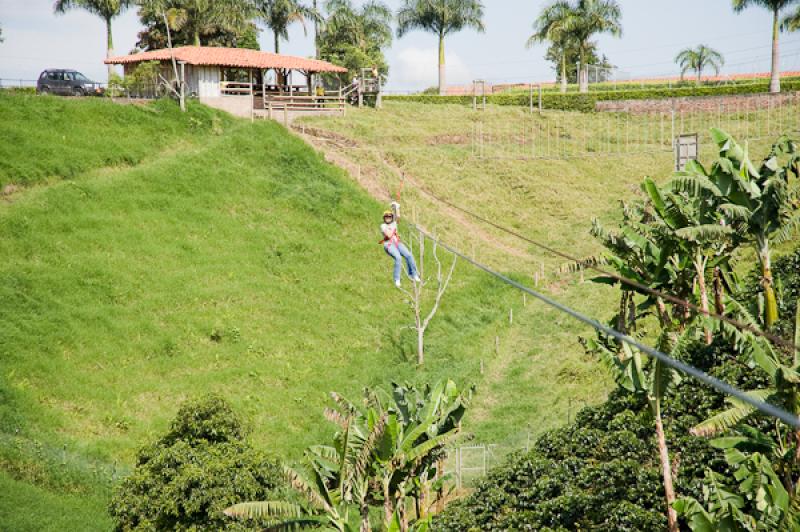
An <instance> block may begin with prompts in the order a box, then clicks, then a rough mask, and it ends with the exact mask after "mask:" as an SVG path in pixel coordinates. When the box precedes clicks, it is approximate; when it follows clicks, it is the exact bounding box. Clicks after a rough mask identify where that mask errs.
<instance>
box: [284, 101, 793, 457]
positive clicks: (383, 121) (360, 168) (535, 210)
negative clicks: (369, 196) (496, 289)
mask: <svg viewBox="0 0 800 532" xmlns="http://www.w3.org/2000/svg"><path fill="white" fill-rule="evenodd" d="M693 118H697V119H699V120H693V121H692V122H686V123H685V124H683V127H685V128H686V131H698V132H700V133H701V136H700V143H701V150H702V154H703V157H704V158H705V160H707V159H708V158H709V157H711V156H712V155H714V149H713V147H712V145H711V143H710V141H709V138H708V135H707V131H708V128H709V127H711V126H712V125H716V124H717V123H718V122H717V121H718V120H721V122H722V124H723V125H724V127H726V128H728V129H730V128H734V129H732V132H734V133H737V134H742V135H744V134H745V133H750V134H751V135H752V134H754V133H756V132H759V133H761V132H763V131H764V129H765V128H766V127H767V124H768V123H770V122H769V121H768V118H767V116H766V114H765V113H763V112H762V113H761V114H759V113H751V114H750V115H747V116H746V117H745V115H739V116H737V115H735V114H730V115H723V116H721V117H720V116H717V114H716V113H713V115H707V116H703V115H697V116H696V117H695V116H693ZM744 118H747V119H748V120H750V121H751V122H752V123H751V124H749V125H747V124H745V123H744V122H743V121H742V120H743V119H744ZM703 119H707V121H703ZM647 120H648V119H647V117H639V118H634V119H632V124H633V125H634V126H635V128H645V129H646V128H647V127H648V124H647V123H646V122H647ZM775 123H777V119H776V118H775V113H773V115H772V124H775ZM784 123H786V124H789V123H790V121H789V120H786V121H785V122H784ZM791 123H793V122H791ZM476 124H483V131H484V134H485V139H486V144H487V146H492V149H493V150H494V151H493V152H491V153H490V155H493V156H494V157H496V158H490V157H487V158H476V157H474V156H473V155H474V154H473V148H472V134H473V131H475V125H476ZM610 125H611V124H610V122H609V117H608V116H607V115H604V114H579V113H569V112H553V111H549V112H547V113H545V114H544V115H543V116H539V115H538V114H537V115H533V116H532V115H530V114H529V113H528V112H527V110H525V109H514V108H508V107H502V106H501V107H498V106H490V107H489V108H488V110H487V111H485V112H481V111H473V110H472V109H470V108H468V107H464V106H458V105H436V106H429V105H425V104H407V103H397V102H387V103H386V105H385V106H384V109H383V110H381V111H379V112H376V111H374V110H372V109H363V110H354V111H353V112H349V113H348V115H347V116H346V117H344V118H335V119H329V118H307V119H304V120H303V121H302V122H300V123H299V124H298V125H296V129H298V130H299V131H300V132H305V133H306V134H307V136H308V137H309V138H310V139H312V140H313V141H314V142H316V143H317V145H319V146H320V148H321V149H324V150H326V151H327V152H329V153H330V156H331V157H332V158H335V159H337V160H343V161H344V164H348V165H350V166H351V167H352V168H354V172H355V173H356V174H357V175H359V176H360V178H361V181H362V182H363V183H364V184H365V186H367V187H369V188H370V189H371V190H373V191H375V192H376V193H377V194H384V195H388V194H389V193H391V194H394V193H395V192H396V191H397V190H398V189H399V187H400V182H401V179H402V176H403V175H404V176H405V179H406V185H405V187H404V189H403V204H404V208H405V212H406V214H410V213H412V212H413V213H415V214H416V216H417V217H418V218H419V221H420V223H421V224H423V225H425V226H427V227H429V228H435V229H436V230H437V232H438V233H439V234H440V235H443V237H444V238H445V239H446V240H448V241H449V242H452V243H454V244H455V245H456V246H458V247H460V248H461V249H462V250H464V251H465V252H467V253H473V252H474V253H475V254H476V255H477V258H478V259H479V260H481V261H484V262H486V263H488V264H489V265H492V266H494V267H495V268H497V269H500V270H503V271H510V272H515V273H517V274H518V275H521V276H523V277H524V278H525V279H526V281H527V283H528V284H529V285H530V286H534V273H535V272H539V271H541V269H542V268H544V271H545V280H544V281H543V282H541V283H540V285H539V286H540V288H542V289H544V290H545V291H546V292H547V293H549V294H550V295H552V296H554V297H555V298H556V299H558V300H560V301H562V302H564V303H565V304H567V305H570V306H571V307H573V308H576V309H578V310H580V311H582V312H584V313H586V314H588V315H590V316H593V317H596V318H598V319H600V320H605V319H608V318H609V317H610V316H611V315H612V314H613V313H614V309H615V308H616V305H617V304H618V295H617V292H616V291H615V290H609V289H605V288H603V287H600V286H598V285H596V284H592V283H589V282H586V283H581V282H580V275H577V274H564V273H562V271H561V269H562V267H563V266H564V265H565V263H566V261H565V260H564V259H562V258H559V257H555V256H553V255H550V254H548V253H547V252H545V251H543V250H541V249H540V248H537V247H535V246H532V245H530V244H527V243H525V242H523V241H520V240H518V239H515V238H513V237H510V236H508V235H507V234H504V233H501V232H499V231H497V230H495V229H493V228H492V227H490V226H488V225H486V224H483V223H481V222H479V221H476V220H474V219H472V218H470V217H468V216H466V215H463V214H462V213H459V212H457V211H454V210H452V209H450V208H448V207H447V206H445V205H443V204H441V203H439V202H438V201H435V200H434V199H432V198H431V197H430V196H429V195H428V194H427V193H426V191H430V192H433V193H434V194H436V195H438V196H440V197H443V198H446V199H448V200H449V201H451V202H453V203H455V204H457V205H460V206H464V207H466V208H467V209H470V210H471V211H473V212H476V213H479V214H481V215H482V216H484V217H487V218H489V219H491V220H493V221H496V222H497V223H499V224H502V225H504V226H506V227H510V228H512V229H514V230H516V231H518V232H519V233H522V234H524V235H526V236H528V237H530V238H533V239H535V240H537V241H539V242H543V243H545V244H547V245H549V246H552V247H554V248H556V249H559V250H562V251H565V252H567V253H570V254H572V255H575V256H577V257H587V256H593V255H596V254H598V253H600V252H601V251H602V250H601V247H600V246H599V245H598V244H597V242H596V241H595V240H594V239H593V238H592V237H591V236H590V235H589V229H590V227H591V223H592V220H593V219H595V218H597V219H599V220H600V221H601V222H603V223H605V224H609V225H610V224H614V223H616V220H618V219H619V216H620V214H621V201H623V200H628V201H629V200H631V199H633V198H635V197H636V196H637V195H638V194H640V189H639V186H640V183H641V181H642V179H643V177H644V176H652V177H653V178H655V179H657V180H659V181H662V180H665V179H667V178H669V176H670V175H671V173H672V169H673V165H674V161H673V154H672V152H671V151H670V149H669V140H667V141H666V142H667V147H666V148H664V146H663V145H662V144H661V139H662V137H661V135H660V134H659V133H658V132H659V131H660V124H659V123H658V122H656V123H654V124H650V125H649V127H650V133H649V134H641V133H640V137H639V138H646V139H650V144H646V145H642V146H641V148H642V149H641V152H639V153H630V154H624V153H619V152H622V151H624V148H625V146H624V144H625V141H626V136H625V133H626V130H625V129H621V130H618V131H617V134H612V135H610V136H609V135H608V131H607V128H609V127H610ZM523 126H525V128H527V129H524V128H523ZM678 127H681V124H680V122H679V125H678ZM532 129H533V130H535V131H538V132H551V133H552V132H556V131H557V132H558V133H557V138H556V137H553V138H552V139H551V142H552V144H551V146H550V153H559V152H560V151H559V149H558V147H559V146H560V145H561V143H564V144H566V141H569V142H572V143H573V144H574V146H573V149H575V147H576V146H578V147H581V148H583V147H584V145H585V144H584V142H586V143H587V144H588V145H590V146H597V145H599V146H602V147H605V148H606V149H604V150H603V151H604V152H606V151H607V152H608V153H602V154H597V155H596V156H592V157H586V156H584V157H572V158H558V157H551V158H536V159H531V158H528V159H523V158H521V157H522V156H523V155H529V153H527V154H526V153H523V151H524V150H523V149H522V144H523V143H524V139H525V138H526V137H524V135H525V133H523V131H527V132H528V134H530V131H531V130H532ZM633 131H634V128H631V132H632V133H631V138H633ZM612 132H613V131H612ZM666 135H667V137H666V138H667V139H668V138H669V127H668V125H667V133H666ZM760 137H761V139H760V140H756V141H753V142H751V143H750V148H751V154H755V155H754V157H755V158H758V157H759V156H761V154H765V153H766V151H765V149H766V148H767V143H768V142H769V141H771V140H772V138H771V137H769V136H768V135H767V134H766V133H763V134H760ZM527 139H528V142H530V137H527ZM557 142H558V143H557ZM620 143H621V144H620ZM528 149H530V144H528ZM537 149H541V147H539V148H537ZM487 151H488V148H487ZM592 276H593V274H592V272H587V273H586V275H585V279H588V278H590V277H592ZM518 319H519V320H521V321H520V322H519V323H520V327H519V328H514V329H513V330H512V331H510V332H509V334H508V336H507V337H503V338H502V339H501V343H500V345H501V348H500V353H499V355H498V356H496V357H491V358H490V359H488V360H487V363H486V380H485V381H484V393H482V394H481V395H480V396H479V397H478V398H477V401H476V405H475V408H474V409H473V412H472V413H471V418H470V421H471V422H472V430H473V431H475V432H476V433H477V434H478V435H479V436H481V437H483V438H485V439H486V440H489V441H491V440H492V439H500V440H501V441H502V439H503V438H513V436H514V431H513V430H510V427H515V428H516V430H517V431H520V430H523V429H525V428H526V427H528V426H530V427H531V430H532V433H533V434H534V435H535V434H536V433H538V432H541V430H542V429H546V428H550V427H552V426H555V425H558V424H560V423H563V422H564V421H565V420H566V418H568V417H569V416H570V415H574V413H575V412H576V411H577V409H578V408H579V407H580V406H581V405H583V404H585V403H596V402H598V401H600V400H602V398H603V397H604V396H605V393H606V391H607V390H608V381H607V380H606V379H605V375H604V373H603V371H602V370H600V369H599V368H598V367H597V365H596V364H595V363H594V361H592V360H587V359H586V357H585V356H584V355H583V354H582V349H581V347H580V345H579V344H578V341H577V340H578V335H580V334H591V333H587V332H586V331H585V330H583V329H581V328H576V326H575V323H574V322H573V321H570V320H569V319H568V318H565V317H564V316H563V315H561V314H559V313H556V312H554V311H552V310H550V309H548V308H546V307H544V306H543V305H541V304H538V303H532V302H530V301H529V302H528V305H527V307H526V308H525V309H524V310H522V311H521V312H520V313H518V314H515V320H518Z"/></svg>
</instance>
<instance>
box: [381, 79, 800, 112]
mask: <svg viewBox="0 0 800 532" xmlns="http://www.w3.org/2000/svg"><path fill="white" fill-rule="evenodd" d="M782 89H783V90H784V91H796V90H800V81H784V82H783V83H782ZM768 91H769V83H768V82H764V83H749V84H740V85H722V86H718V87H704V86H699V87H681V88H672V89H670V88H661V89H652V88H651V89H632V90H617V91H607V92H591V93H588V94H576V93H567V94H561V93H543V94H542V105H543V106H544V108H545V109H559V110H562V111H584V112H586V111H594V110H595V104H596V103H597V102H598V101H607V100H649V99H654V100H657V99H664V98H685V97H692V96H731V95H746V94H759V93H767V92H768ZM383 99H384V100H385V101H400V102H415V103H426V104H460V105H472V95H462V96H438V95H432V94H418V95H413V96H384V97H383ZM486 102H487V103H490V104H494V105H517V106H523V107H527V106H528V105H529V99H528V94H525V93H500V94H490V95H487V96H486ZM534 103H536V101H534Z"/></svg>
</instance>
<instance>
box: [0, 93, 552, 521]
mask: <svg viewBox="0 0 800 532" xmlns="http://www.w3.org/2000/svg"><path fill="white" fill-rule="evenodd" d="M39 102H41V103H40V105H42V106H45V107H46V106H47V105H49V104H50V103H51V102H55V104H56V105H59V106H61V105H63V106H64V107H63V109H62V113H63V114H64V115H69V113H70V112H72V110H73V108H72V106H75V109H74V110H75V112H76V114H79V115H80V114H81V113H83V112H85V109H83V102H76V101H71V100H70V101H68V100H63V101H55V100H52V99H49V98H47V99H41V100H39V101H37V102H36V103H37V104H39ZM23 103H24V104H26V105H33V104H31V102H30V101H29V100H20V105H22V104H23ZM3 104H8V105H16V104H17V102H16V101H15V100H14V99H7V100H3ZM90 105H106V106H108V109H104V110H103V112H109V113H113V112H115V111H116V110H118V109H123V110H122V112H128V111H126V110H125V109H127V108H120V107H118V106H116V105H115V104H113V103H110V102H96V103H95V102H92V103H91V104H90ZM158 105H159V108H161V106H164V105H166V104H158ZM142 112H145V113H147V112H149V111H142ZM165 112H171V111H165ZM30 115H31V116H29V117H28V119H29V120H30V121H35V120H38V118H37V116H39V115H38V114H37V113H36V112H33V111H32V112H31V113H30ZM178 120H182V118H178ZM75 121H76V123H81V122H80V121H79V120H78V119H77V118H75ZM26 127H34V125H32V124H28V125H26ZM176 142H177V143H178V144H179V145H180V149H178V150H175V149H171V148H169V147H167V149H165V150H163V151H161V152H158V151H152V152H150V153H149V154H148V155H147V156H146V157H144V158H142V159H141V161H140V162H139V164H137V165H135V166H132V167H128V166H121V167H113V168H109V167H98V168H95V169H91V170H87V171H84V172H82V173H79V174H76V175H73V176H72V177H71V179H70V180H66V181H64V180H51V181H49V183H48V184H47V185H46V186H37V187H31V188H29V189H25V190H23V191H21V192H19V193H18V194H15V195H14V196H13V197H12V198H11V199H10V200H9V201H7V202H5V203H3V204H0V231H2V234H3V235H4V238H3V239H2V240H1V241H0V253H1V254H2V256H3V257H4V261H3V263H2V265H0V309H2V311H3V315H4V326H3V327H2V328H0V346H2V349H3V357H2V359H0V396H1V397H2V398H3V401H2V404H1V405H0V432H1V433H2V435H3V437H2V438H0V470H2V472H3V479H2V481H3V482H4V486H8V487H9V488H13V490H14V493H15V494H14V496H13V497H10V496H9V497H4V498H0V529H2V530H5V529H11V530H17V529H25V528H29V527H30V526H33V527H34V528H35V527H36V526H35V525H36V523H39V524H40V525H41V526H45V524H47V526H51V525H50V523H51V522H52V523H55V524H54V525H52V526H56V527H58V526H59V524H63V526H62V529H103V528H107V525H108V519H107V517H106V516H105V514H104V513H103V512H102V511H100V510H98V509H102V508H104V505H105V504H106V502H105V501H106V500H107V497H108V488H109V487H110V485H111V482H112V480H113V479H112V478H111V477H112V476H113V475H114V472H115V471H116V472H117V473H116V475H117V477H118V476H119V474H124V472H125V471H129V470H130V468H131V467H132V465H133V458H134V453H135V451H136V449H137V448H139V447H140V446H142V445H144V444H146V443H148V442H149V441H151V440H152V439H153V438H154V437H155V436H156V435H157V434H158V433H159V432H160V431H163V430H164V429H165V428H166V426H167V424H168V422H169V421H170V419H171V418H172V416H174V414H175V412H176V410H177V408H178V405H179V404H180V403H181V401H183V400H184V399H187V398H189V397H194V396H197V395H201V394H204V393H207V392H217V393H220V394H222V395H223V396H225V397H226V398H228V399H229V400H230V401H231V402H232V403H233V404H234V406H235V408H236V409H237V410H238V411H239V412H241V413H242V414H243V415H244V416H245V417H246V418H247V419H248V420H249V421H250V423H251V425H252V427H253V428H254V432H253V441H254V442H255V443H256V444H257V445H259V446H261V447H263V448H265V449H267V450H269V451H271V452H273V453H275V454H276V455H278V456H281V457H283V458H285V459H287V460H290V461H291V460H294V459H297V458H298V457H300V456H301V455H302V450H303V448H304V447H305V446H307V445H309V444H312V443H316V442H319V441H322V440H324V438H325V437H327V436H328V435H329V434H330V432H331V430H332V427H331V426H330V425H329V424H328V423H327V422H325V421H324V418H323V416H322V409H323V407H324V406H325V405H326V404H327V394H328V392H330V391H334V390H336V391H340V392H343V393H345V394H349V395H352V396H356V395H357V394H359V393H360V390H361V388H362V387H363V386H366V385H379V384H384V385H385V384H388V383H389V382H390V381H391V380H404V379H410V380H414V381H431V380H434V379H437V378H442V377H450V378H453V379H455V380H457V381H458V382H460V383H469V382H474V383H476V384H477V385H478V394H479V395H480V394H483V393H488V389H489V388H488V387H486V388H484V387H483V386H482V381H483V376H482V375H481V373H480V369H481V360H484V361H487V363H488V361H489V360H490V359H491V357H492V356H494V355H492V350H493V346H494V338H495V336H497V335H501V336H503V337H504V336H505V335H506V334H508V333H509V331H512V330H513V329H511V328H509V327H508V325H507V323H506V319H507V313H508V309H509V308H510V307H511V306H516V307H520V306H521V303H522V302H521V301H520V300H519V297H518V295H517V294H514V293H513V292H511V291H510V290H508V289H506V288H504V287H503V286H501V285H500V284H499V283H498V282H495V281H493V280H491V279H490V278H488V277H486V276H484V275H481V274H479V273H478V272H476V271H475V270H473V269H471V268H468V267H466V266H465V265H460V266H459V267H458V268H457V270H456V274H455V277H454V280H453V284H452V287H451V290H450V292H448V294H447V295H446V296H445V299H444V301H443V304H442V308H441V310H440V314H439V316H438V317H437V319H436V320H434V321H433V322H432V324H431V327H430V329H429V331H428V334H427V339H428V346H427V357H428V358H427V362H426V364H425V366H424V368H422V369H417V368H416V366H415V363H414V354H413V352H412V350H413V347H412V346H413V345H414V344H413V340H414V338H413V337H412V335H411V334H410V331H408V330H407V329H404V327H405V326H406V325H408V324H409V323H410V321H411V319H410V315H409V312H408V309H407V308H406V306H405V304H404V303H403V301H402V299H401V298H399V297H398V293H397V291H396V290H395V289H394V288H393V286H392V284H391V281H390V263H389V261H388V260H387V258H386V257H385V255H384V253H383V251H382V250H381V248H380V246H379V245H378V244H377V228H376V221H378V220H377V216H379V213H380V212H381V211H382V210H383V206H382V205H380V204H379V203H377V202H375V201H374V200H372V199H371V198H369V197H368V196H367V195H366V194H365V193H364V192H363V191H361V190H360V189H359V188H358V187H357V185H355V184H354V183H353V182H352V181H351V180H350V179H349V178H348V177H347V176H346V175H345V174H344V173H343V172H342V171H341V170H339V169H337V168H335V167H332V166H330V165H327V164H325V163H324V161H323V159H322V157H321V155H319V154H318V153H316V152H315V151H313V150H311V149H309V148H308V147H307V146H306V145H305V144H304V143H303V142H302V141H300V140H298V139H296V138H294V137H292V136H290V135H287V134H286V132H285V130H284V129H283V128H282V127H281V126H279V125H277V124H274V123H256V124H250V123H249V122H233V121H231V122H230V123H229V124H228V125H227V126H226V129H225V131H224V132H223V134H220V135H194V134H193V133H191V132H189V133H187V135H185V136H183V137H179V138H177V139H176ZM75 149H76V151H77V152H78V154H72V153H71V152H70V151H69V149H66V150H65V156H66V157H74V158H75V160H80V156H79V153H80V152H81V150H82V148H80V147H77V148H75ZM17 157H23V155H22V154H21V152H19V151H18V152H17ZM24 157H26V158H27V157H32V153H27V154H25V155H24ZM99 161H100V160H99V159H98V160H96V161H95V163H96V164H100V162H99ZM484 390H486V391H484ZM545 406H546V405H542V407H545ZM532 414H533V412H532ZM62 453H63V456H64V457H66V458H62V457H61V455H62ZM80 497H85V498H86V499H87V501H89V502H87V505H86V507H85V508H84V509H82V510H81V512H78V513H76V514H75V515H73V516H69V517H63V518H59V519H55V517H54V515H55V514H59V513H61V512H62V509H63V512H67V511H68V509H69V508H72V507H73V506H74V504H75V502H76V500H78V499H79V498H80ZM28 499H31V502H30V504H31V507H34V508H35V507H37V506H38V505H45V506H47V507H49V508H51V510H48V512H44V513H42V515H41V517H40V518H39V520H37V517H36V516H32V515H27V516H24V517H20V516H14V514H13V511H14V509H15V508H17V507H19V506H20V505H24V504H25V501H26V500H28ZM65 519H73V520H74V521H70V522H69V523H68V522H67V521H65ZM73 522H80V523H81V526H73V525H72V524H70V523H73Z"/></svg>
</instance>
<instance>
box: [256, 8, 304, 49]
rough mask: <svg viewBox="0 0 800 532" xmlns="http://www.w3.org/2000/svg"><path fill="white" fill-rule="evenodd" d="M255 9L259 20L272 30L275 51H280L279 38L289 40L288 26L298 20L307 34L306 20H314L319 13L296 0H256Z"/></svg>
mask: <svg viewBox="0 0 800 532" xmlns="http://www.w3.org/2000/svg"><path fill="white" fill-rule="evenodd" d="M256 9H257V10H258V15H259V18H261V20H263V21H264V23H265V24H266V25H267V27H268V28H269V29H270V30H272V33H273V35H274V37H275V53H276V54H278V53H280V51H281V39H283V40H286V41H288V40H289V26H291V25H292V24H294V23H295V22H299V23H300V24H302V26H303V32H304V33H305V34H306V35H307V34H308V32H307V30H306V20H312V21H314V22H315V24H316V21H317V20H318V18H319V13H318V11H317V10H316V9H314V8H313V7H307V6H305V5H303V4H301V3H300V2H299V1H298V0H258V2H257V3H256Z"/></svg>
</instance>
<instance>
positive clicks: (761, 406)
mask: <svg viewBox="0 0 800 532" xmlns="http://www.w3.org/2000/svg"><path fill="white" fill-rule="evenodd" d="M410 225H411V226H412V227H414V228H416V229H417V230H418V231H419V232H420V233H422V234H423V235H425V236H426V237H427V238H429V239H430V240H431V241H432V242H434V243H435V244H437V245H439V246H441V247H443V248H444V249H446V250H447V251H449V252H450V253H452V254H453V255H455V256H457V257H459V258H461V259H463V260H465V261H467V262H468V263H469V264H471V265H472V266H474V267H476V268H478V269H480V270H483V271H484V272H486V273H488V274H489V275H491V276H493V277H496V278H497V279H500V280H501V281H503V282H504V283H506V284H508V285H510V286H512V287H514V288H516V289H517V290H520V291H522V292H525V293H526V294H529V295H531V296H533V297H535V298H536V299H538V300H539V301H541V302H543V303H545V304H546V305H548V306H550V307H553V308H555V309H556V310H558V311H560V312H563V313H565V314H568V315H569V316H571V317H573V318H575V319H576V320H578V321H581V322H583V323H585V324H586V325H589V326H590V327H592V328H594V329H596V330H598V331H600V332H602V333H604V334H607V335H609V336H612V337H614V338H616V339H617V340H619V341H621V342H625V343H626V344H628V345H631V346H633V347H635V348H636V349H638V350H639V351H641V352H643V353H645V354H647V355H650V356H651V357H653V358H655V359H657V360H660V361H661V362H663V363H664V364H666V365H668V366H670V367H672V368H674V369H676V370H677V371H680V372H681V373H685V374H687V375H690V376H692V377H694V378H695V379H697V380H698V381H700V382H702V383H704V384H707V385H708V386H711V387H712V388H715V389H716V390H718V391H720V392H722V393H723V394H725V395H728V396H731V397H735V398H736V399H738V400H740V401H742V402H744V403H747V404H749V405H750V406H752V407H753V408H755V409H757V410H759V411H761V412H763V413H764V414H767V415H769V416H772V417H775V418H778V419H780V420H781V421H783V422H784V423H786V424H787V425H790V426H792V427H794V428H798V429H800V418H798V417H797V416H795V415H793V414H791V413H790V412H788V411H786V410H784V409H783V408H780V407H777V406H775V405H772V404H770V403H767V402H766V401H761V400H759V399H756V398H754V397H751V396H749V395H747V393H746V392H744V391H742V390H740V389H738V388H735V387H733V386H731V385H730V384H728V383H727V382H724V381H721V380H719V379H717V378H715V377H712V376H711V375H709V374H708V373H706V372H704V371H703V370H701V369H698V368H696V367H694V366H691V365H689V364H687V363H685V362H682V361H680V360H677V359H674V358H672V357H671V356H669V355H667V354H666V353H663V352H661V351H659V350H658V349H655V348H653V347H650V346H648V345H645V344H643V343H641V342H639V341H638V340H636V339H634V338H631V337H630V336H628V335H627V334H623V333H621V332H619V331H617V330H616V329H612V328H611V327H609V326H608V325H603V324H602V323H600V322H599V321H597V320H595V319H594V318H590V317H588V316H586V315H584V314H581V313H580V312H578V311H576V310H574V309H572V308H570V307H568V306H566V305H564V304H562V303H559V302H558V301H556V300H554V299H551V298H549V297H547V296H546V295H544V294H542V293H540V292H537V291H535V290H532V289H530V288H528V287H527V286H525V285H523V284H521V283H518V282H517V281H515V280H513V279H511V278H509V277H507V276H505V275H503V274H502V273H499V272H496V271H494V270H492V269H491V268H489V267H488V266H486V265H484V264H481V263H480V262H477V261H476V260H474V259H472V258H470V257H468V256H466V255H464V254H463V253H461V252H460V251H458V250H457V249H455V248H453V247H451V246H449V245H447V244H446V243H444V242H442V241H441V240H439V239H437V238H436V237H434V236H432V235H430V234H429V233H427V232H426V231H425V230H423V229H422V228H420V227H419V226H417V225H414V224H410Z"/></svg>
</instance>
